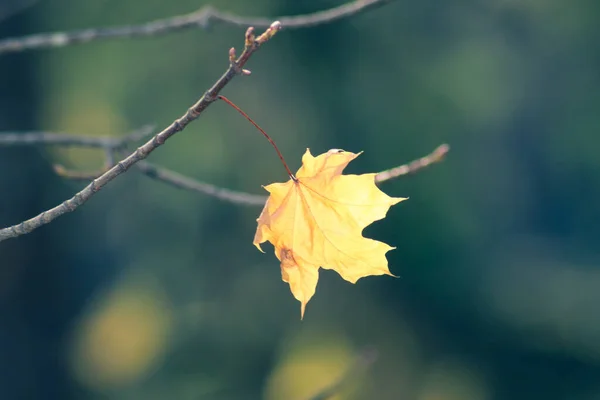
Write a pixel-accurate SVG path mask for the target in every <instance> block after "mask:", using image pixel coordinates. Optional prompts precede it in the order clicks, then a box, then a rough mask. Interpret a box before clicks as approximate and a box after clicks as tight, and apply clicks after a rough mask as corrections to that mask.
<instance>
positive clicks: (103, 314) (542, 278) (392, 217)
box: [0, 0, 600, 400]
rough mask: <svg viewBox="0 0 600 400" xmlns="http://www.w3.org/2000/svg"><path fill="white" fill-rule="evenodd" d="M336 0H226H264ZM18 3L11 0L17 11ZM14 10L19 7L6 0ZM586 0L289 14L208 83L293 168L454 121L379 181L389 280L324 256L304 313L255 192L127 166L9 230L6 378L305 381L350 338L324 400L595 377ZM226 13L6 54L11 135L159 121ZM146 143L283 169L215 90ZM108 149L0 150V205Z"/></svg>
mask: <svg viewBox="0 0 600 400" xmlns="http://www.w3.org/2000/svg"><path fill="white" fill-rule="evenodd" d="M205 3H206V4H207V3H208V2H205V1H198V0H177V1H171V2H165V1H161V0H144V1H141V0H95V1H78V0H39V1H35V0H34V1H24V0H3V1H2V2H0V18H1V19H0V37H2V38H5V37H11V36H19V35H25V34H31V33H38V32H46V31H56V30H72V29H81V28H86V27H95V26H113V25H123V24H137V23H143V22H146V21H150V20H153V19H158V18H164V17H168V16H173V15H179V14H184V13H188V12H192V11H194V10H196V9H197V8H199V7H201V6H202V5H203V4H205ZM339 4H341V2H340V1H332V0H327V1H323V0H322V1H316V0H311V1H308V0H307V1H301V2H300V1H274V0H255V1H252V2H249V1H243V0H222V1H219V2H216V3H214V2H213V5H215V6H216V7H218V8H219V9H222V10H226V11H231V12H235V13H238V14H240V15H250V16H267V17H268V16H278V15H289V14H301V13H309V12H313V11H317V10H320V9H324V8H328V7H332V6H336V5H339ZM21 6H23V7H24V8H23V9H21V10H20V11H19V12H16V10H17V9H18V8H19V7H21ZM12 11H15V12H12ZM599 20H600V3H599V2H598V1H596V0H573V1H564V0H528V1H522V0H520V1H516V0H504V1H490V0H461V1H459V0H452V1H443V2H440V1H433V0H426V1H421V2H416V1H404V0H398V1H395V2H392V3H390V4H388V5H386V6H384V7H381V8H379V9H377V10H373V11H370V12H367V13H365V14H361V15H359V16H356V17H354V18H351V19H347V20H343V21H338V22H335V23H332V24H330V25H323V26H319V27H315V28H311V29H303V30H288V31H285V30H284V31H282V32H280V33H279V34H278V35H277V36H276V38H275V39H274V40H273V41H272V42H270V43H268V45H266V46H265V47H264V48H262V49H261V50H260V51H259V52H258V53H257V54H256V55H255V56H254V58H253V59H252V60H251V62H250V63H249V64H248V68H250V69H251V70H252V72H253V73H252V75H251V76H250V77H244V78H241V77H240V78H237V79H235V80H234V81H233V82H232V83H231V84H230V85H229V86H227V88H226V89H225V91H224V94H225V95H227V96H228V97H229V98H231V99H232V100H233V101H235V102H236V103H238V104H239V105H240V106H241V107H242V108H243V109H244V110H245V111H246V112H248V113H249V114H250V115H251V116H252V117H253V118H255V120H256V121H257V122H258V123H259V124H261V125H262V126H263V128H264V129H265V130H267V132H269V133H270V134H271V135H272V137H273V138H274V139H275V140H276V142H277V143H278V145H279V146H280V148H281V149H282V152H283V153H284V155H285V156H286V158H287V160H288V162H289V163H290V164H291V166H292V168H293V169H296V168H298V167H299V165H300V157H301V155H302V153H303V152H304V150H305V149H306V148H307V147H309V148H310V149H311V150H312V151H313V153H314V154H319V153H321V152H325V151H327V150H328V149H330V148H343V149H346V150H349V151H355V152H357V151H361V150H363V151H364V154H363V155H361V156H360V157H359V158H358V159H357V160H356V161H355V162H353V163H352V164H353V165H351V166H350V167H349V171H350V172H354V173H363V172H375V171H379V170H383V169H386V168H389V167H392V166H395V165H399V164H402V163H404V162H407V161H410V160H411V159H414V158H417V157H419V156H422V155H424V154H426V153H428V152H429V151H431V150H432V149H433V148H435V147H436V146H437V145H439V144H441V143H444V142H447V143H449V144H450V145H451V148H452V150H451V152H450V154H449V156H448V157H447V159H446V161H444V162H443V163H441V164H438V165H435V166H432V167H430V168H429V169H427V170H424V171H422V172H420V173H418V174H416V175H412V176H409V177H404V178H401V179H398V180H396V181H393V182H388V183H386V184H385V185H383V186H382V189H383V190H384V191H385V192H387V193H388V194H390V195H392V196H406V197H410V200H408V201H406V202H403V203H401V204H399V205H398V206H396V207H394V208H392V209H391V211H390V212H389V214H388V217H387V218H386V219H385V220H382V221H380V222H377V223H375V224H374V225H373V226H371V227H369V228H368V229H367V230H366V232H365V234H366V236H368V237H372V238H376V239H379V240H382V241H384V242H386V243H389V244H391V245H393V246H396V247H397V250H395V251H393V252H390V253H388V259H389V264H390V268H391V270H392V272H393V273H395V274H397V275H400V276H401V278H400V279H393V278H391V277H370V278H365V279H362V280H360V281H359V282H358V283H357V284H356V285H352V284H350V283H348V282H345V281H343V280H342V279H341V278H340V277H339V276H338V275H337V274H336V273H334V272H332V271H322V272H321V274H320V281H319V286H318V289H317V293H316V296H315V297H314V298H313V299H312V300H311V302H310V303H309V305H308V307H307V312H306V316H305V318H304V320H303V321H300V315H299V303H298V302H297V301H296V300H295V299H294V298H293V297H292V295H291V293H290V292H289V288H288V286H287V285H286V284H285V283H283V282H282V281H281V275H280V270H279V265H278V262H277V260H276V259H275V257H274V256H273V254H272V248H271V247H270V246H266V247H267V248H268V251H267V254H262V253H260V252H258V251H257V250H256V249H255V248H254V247H253V245H252V238H253V235H254V231H255V228H256V226H255V220H256V218H257V216H258V214H259V212H260V208H257V207H248V206H236V205H232V204H228V203H224V202H222V201H219V200H216V199H214V198H210V197H206V196H201V195H198V194H196V193H191V192H185V191H180V190H177V189H174V188H172V187H169V186H167V185H165V184H163V183H160V182H156V181H153V180H150V179H148V178H146V177H144V176H142V175H140V174H139V173H137V172H135V171H134V170H132V171H130V172H129V173H127V174H126V175H124V176H121V177H120V178H118V179H117V180H116V181H114V182H113V183H111V184H110V185H109V186H108V187H106V189H105V190H103V191H102V192H100V193H99V194H98V195H96V196H95V197H94V198H93V199H92V200H91V201H90V202H89V203H87V204H86V205H85V206H84V207H82V208H81V209H79V210H78V211H77V212H75V213H73V214H70V215H67V216H64V217H62V218H60V219H59V220H57V221H55V222H54V223H52V224H50V225H48V226H45V227H43V228H41V229H39V230H37V231H35V232H34V233H32V234H30V235H27V236H24V237H21V238H18V239H14V240H9V241H6V242H3V243H0V398H2V399H107V398H110V399H123V400H129V399H164V398H173V399H183V400H186V399H220V400H229V399H269V400H270V399H304V398H308V397H310V396H311V395H314V394H316V393H318V392H319V391H320V390H321V389H322V388H324V387H325V386H327V385H329V384H331V383H332V382H334V381H336V380H337V379H338V378H339V377H340V376H341V375H342V374H343V373H344V371H345V370H346V369H347V368H348V367H349V366H350V365H351V364H352V362H353V361H352V360H353V359H354V358H355V357H356V355H357V354H359V353H360V351H361V350H362V349H363V348H364V347H365V346H372V347H374V348H376V349H377V350H378V354H379V357H378V359H377V361H376V363H375V364H374V365H373V366H372V367H371V368H370V369H369V370H368V371H366V372H365V373H363V374H360V375H359V376H358V377H357V378H355V379H352V382H350V383H349V384H347V385H344V386H343V388H342V390H341V391H340V392H339V394H338V396H337V399H416V400H459V399H460V400H463V399H473V400H484V399H485V400H492V399H515V400H517V399H546V400H550V399H582V400H592V399H600V312H599V311H598V307H600V242H599V239H600V201H599V199H600V156H599V154H600V153H599V150H598V148H599V146H600V136H599V133H600V132H599V131H600V129H599V128H600V46H599V45H598V37H600V24H598V21H599ZM243 31H244V29H243V28H237V27H232V26H226V25H216V26H213V28H212V29H210V30H209V31H208V32H207V31H203V30H201V29H192V30H187V31H182V32H178V33H171V34H168V35H163V36H160V37H154V38H146V39H124V40H111V41H101V42H94V43H90V44H85V45H78V46H71V47H65V48H60V49H45V50H36V51H28V52H23V53H11V54H5V55H2V56H0V131H26V130H28V131H30V130H48V131H60V132H69V133H76V134H86V135H114V136H121V135H124V134H126V133H127V132H130V131H131V130H133V129H136V128H139V127H140V126H142V125H145V124H149V123H154V124H156V126H157V127H160V128H162V127H164V126H166V125H167V124H169V123H170V122H171V121H173V120H174V119H175V118H176V117H178V116H180V115H181V114H182V113H183V112H184V111H185V110H186V109H187V107H189V106H190V105H191V104H192V103H193V102H194V101H195V100H196V99H197V98H198V97H199V96H200V95H201V94H202V93H203V92H204V91H205V90H206V89H207V88H208V87H209V86H210V85H211V84H212V83H213V82H214V81H215V80H216V79H217V78H218V77H219V76H220V75H221V74H222V72H223V71H224V70H225V68H226V67H227V51H228V49H229V48H230V47H231V46H236V48H238V49H240V48H241V46H242V44H243ZM150 161H152V162H154V163H157V164H160V165H163V166H166V167H169V168H172V169H174V170H176V171H178V172H181V173H184V174H187V175H189V176H192V177H194V178H197V179H199V180H202V181H206V182H210V183H213V184H216V185H219V186H223V187H226V188H230V189H236V190H242V191H246V192H250V193H256V194H261V193H263V190H262V188H261V185H265V184H268V183H271V182H276V181H283V180H286V175H285V171H284V169H283V168H282V167H281V165H280V164H279V161H278V159H277V156H276V154H275V153H274V152H273V150H272V148H271V147H270V146H269V144H268V143H267V141H266V140H264V138H262V136H261V135H260V133H259V132H257V131H256V130H255V129H254V128H253V127H252V126H251V125H250V124H249V123H248V122H247V121H246V120H244V119H243V118H242V117H241V116H239V115H238V114H237V113H236V112H235V111H234V110H232V109H231V108H229V107H227V106H226V105H225V104H221V103H218V104H214V105H213V106H211V107H210V108H209V109H208V110H207V112H206V113H205V114H203V115H202V117H201V118H200V119H199V120H198V121H196V122H194V123H193V124H191V125H190V126H189V127H188V128H187V129H186V130H185V131H184V132H182V133H180V134H178V135H176V136H175V137H173V138H172V139H171V140H169V142H168V143H167V144H166V145H165V146H164V147H162V148H160V149H159V150H158V151H156V152H155V153H153V154H152V155H151V157H150ZM54 163H61V164H64V165H66V166H68V167H71V168H75V169H81V170H89V169H94V168H98V167H100V166H101V164H102V154H101V153H99V152H97V151H91V150H81V149H60V148H16V147H14V148H0V225H2V226H8V225H11V224H14V223H17V222H20V221H21V220H23V219H25V218H28V217H31V216H33V215H36V214H38V213H39V212H40V211H42V210H44V209H47V208H50V207H52V206H54V205H56V204H58V203H59V202H61V201H63V200H64V199H66V198H68V197H70V196H71V195H72V194H73V193H74V192H75V191H77V190H79V189H80V188H81V187H82V183H77V182H72V181H66V180H64V179H62V178H59V177H57V176H55V174H54V173H53V172H52V168H51V166H52V164H54Z"/></svg>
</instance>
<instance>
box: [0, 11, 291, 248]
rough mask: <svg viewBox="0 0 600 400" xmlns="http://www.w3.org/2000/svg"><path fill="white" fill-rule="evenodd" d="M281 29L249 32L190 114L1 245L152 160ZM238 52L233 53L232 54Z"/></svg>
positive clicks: (3, 233)
mask: <svg viewBox="0 0 600 400" xmlns="http://www.w3.org/2000/svg"><path fill="white" fill-rule="evenodd" d="M280 28H281V24H280V23H279V21H275V22H273V23H272V24H271V26H270V27H269V28H268V29H267V30H266V31H265V32H264V33H263V34H262V35H260V36H259V37H255V36H254V30H253V28H248V30H247V31H246V37H245V39H246V40H245V46H244V51H243V52H242V54H241V55H240V56H239V58H237V59H236V60H233V61H231V62H230V65H229V68H228V69H227V71H226V72H225V73H224V74H223V75H222V76H221V77H220V78H219V79H218V80H217V82H216V83H215V84H214V85H213V86H212V87H211V88H210V89H209V90H208V91H207V92H206V93H205V94H204V95H203V96H202V97H201V98H200V99H199V100H198V101H197V102H196V104H194V105H193V106H192V107H190V108H189V109H188V110H187V112H186V113H185V114H184V115H183V116H181V117H180V118H178V119H176V120H175V121H174V122H173V123H171V125H169V126H168V127H167V128H165V129H164V130H163V131H162V132H159V133H158V134H156V136H154V137H153V138H152V139H151V140H149V141H148V142H147V143H146V144H144V145H142V146H140V147H138V149H137V150H136V151H135V152H133V153H132V154H130V155H129V156H128V157H126V158H125V159H123V160H121V161H119V162H118V163H117V164H116V165H115V166H114V167H113V168H111V169H110V170H108V171H107V172H106V173H104V174H102V176H100V177H98V178H96V179H94V180H93V181H92V182H91V183H90V184H89V185H87V186H86V187H85V188H84V189H83V190H81V191H80V192H78V193H77V194H75V196H73V197H72V198H70V199H68V200H66V201H64V202H63V203H61V204H60V205H58V206H56V207H54V208H52V209H50V210H47V211H44V212H42V213H41V214H39V215H38V216H36V217H33V218H31V219H29V220H27V221H23V222H21V223H19V224H17V225H13V226H10V227H8V228H4V229H0V241H3V240H6V239H10V238H15V237H17V236H21V235H24V234H27V233H29V232H31V231H33V230H34V229H37V228H39V227H40V226H42V225H45V224H47V223H49V222H51V221H53V220H54V219H56V218H58V217H60V216H61V215H63V214H66V213H68V212H72V211H75V210H76V209H77V208H78V207H79V206H81V205H82V204H84V203H85V202H86V201H88V200H89V199H90V198H91V197H92V196H93V195H94V194H96V193H97V192H98V191H99V190H101V189H102V188H103V187H104V186H105V185H107V184H108V183H110V182H111V181H112V180H113V179H115V178H116V177H117V176H119V175H121V174H122V173H123V172H125V171H127V170H128V169H129V168H130V167H131V166H132V165H134V164H135V163H137V162H138V161H140V160H143V159H145V158H146V157H148V155H149V154H150V153H152V152H153V151H154V150H156V149H157V148H158V147H160V146H161V145H163V144H164V143H165V141H166V140H167V139H169V138H170V137H171V136H173V135H174V134H176V133H177V132H180V131H182V130H183V129H184V128H185V127H186V126H187V125H188V124H189V123H190V122H192V121H194V120H195V119H197V118H198V117H199V116H200V114H201V113H202V112H203V111H204V110H205V109H206V108H207V107H208V106H210V104H212V103H213V102H214V101H216V99H217V95H218V94H219V92H220V91H221V90H222V89H223V88H224V87H225V86H226V85H227V84H228V83H229V82H230V81H231V80H232V79H233V78H234V77H235V76H236V75H238V74H239V73H241V69H242V67H243V66H244V65H245V64H246V63H247V62H248V60H249V59H250V57H251V56H252V54H254V52H256V51H257V50H258V49H259V48H260V46H261V45H262V44H264V43H265V42H267V41H268V40H269V39H271V38H272V37H273V36H274V35H275V34H276V33H277V31H279V29H280ZM232 53H234V52H232V51H230V54H232Z"/></svg>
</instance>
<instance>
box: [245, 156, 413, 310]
mask: <svg viewBox="0 0 600 400" xmlns="http://www.w3.org/2000/svg"><path fill="white" fill-rule="evenodd" d="M359 155H360V153H359V154H355V153H350V152H347V151H343V150H337V149H335V150H329V151H328V152H327V153H324V154H321V155H319V156H317V157H314V156H312V155H311V153H310V151H309V149H307V150H306V153H305V154H304V156H303V157H302V167H300V169H299V170H298V173H297V174H296V175H295V177H294V178H292V179H290V180H289V181H288V182H285V183H273V184H270V185H268V186H265V189H266V190H267V191H268V192H269V193H270V195H269V198H268V200H267V203H266V204H265V207H264V208H263V211H262V213H261V214H260V217H259V218H258V219H257V221H258V228H257V230H256V235H255V237H254V245H255V246H256V247H258V249H259V250H260V251H262V249H261V247H260V244H261V243H264V242H266V241H269V242H271V244H272V245H273V246H274V248H275V255H276V256H277V258H278V259H279V260H280V261H281V275H282V278H283V281H284V282H287V283H289V285H290V289H291V291H292V294H293V295H294V297H295V298H296V299H297V300H298V301H300V303H301V317H302V318H303V317H304V310H305V308H306V304H307V303H308V301H309V300H310V299H311V297H312V296H313V295H314V294H315V290H316V287H317V281H318V279H319V267H321V268H325V269H332V270H335V271H336V272H338V273H339V274H340V275H341V276H342V278H344V279H345V280H347V281H349V282H352V283H356V281H358V280H359V279H360V278H362V277H365V276H370V275H392V274H391V272H390V270H389V269H388V263H387V259H386V256H385V254H386V253H387V252H388V251H389V250H392V249H394V247H391V246H388V245H387V244H385V243H382V242H378V241H376V240H373V239H368V238H365V237H363V236H362V231H363V229H364V228H365V227H366V226H368V225H370V224H371V223H373V222H374V221H377V220H380V219H382V218H384V217H385V215H386V213H387V211H388V210H389V208H390V207H391V206H392V205H394V204H397V203H399V202H400V201H402V200H405V199H404V198H399V197H389V196H388V195H386V194H385V193H383V192H382V191H381V190H379V188H378V187H377V186H376V185H375V175H376V174H363V175H342V172H343V170H344V168H346V166H347V165H348V163H350V161H352V160H354V159H355V158H356V157H358V156H359ZM392 276H393V275H392Z"/></svg>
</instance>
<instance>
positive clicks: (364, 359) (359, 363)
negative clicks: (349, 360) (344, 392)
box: [310, 348, 377, 400]
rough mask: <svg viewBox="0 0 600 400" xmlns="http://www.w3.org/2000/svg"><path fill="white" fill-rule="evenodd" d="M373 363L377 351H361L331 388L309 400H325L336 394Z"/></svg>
mask: <svg viewBox="0 0 600 400" xmlns="http://www.w3.org/2000/svg"><path fill="white" fill-rule="evenodd" d="M375 361H377V351H376V350H375V349H373V348H368V349H365V350H363V351H362V353H361V354H360V355H359V356H358V357H357V358H356V360H355V361H354V364H353V365H352V366H350V368H349V369H348V371H346V373H345V374H343V375H342V376H341V377H340V379H338V380H337V381H335V382H334V383H333V384H332V385H331V386H328V387H327V388H325V389H323V390H322V391H321V392H319V393H317V394H316V395H314V396H313V397H311V398H310V400H326V399H329V398H331V397H333V396H335V395H336V394H338V393H339V391H340V390H341V389H342V387H344V385H346V384H347V383H348V382H350V381H352V380H353V379H356V378H357V377H358V376H359V375H360V374H362V373H363V372H364V371H365V370H366V369H367V368H369V367H370V366H371V365H372V364H373V363H374V362H375Z"/></svg>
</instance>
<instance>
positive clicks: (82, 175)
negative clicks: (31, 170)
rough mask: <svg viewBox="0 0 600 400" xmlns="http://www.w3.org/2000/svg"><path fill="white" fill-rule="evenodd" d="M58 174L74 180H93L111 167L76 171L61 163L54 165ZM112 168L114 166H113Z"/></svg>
mask: <svg viewBox="0 0 600 400" xmlns="http://www.w3.org/2000/svg"><path fill="white" fill-rule="evenodd" d="M53 168H54V172H55V173H56V175H59V176H61V177H63V178H65V179H71V180H73V181H88V182H89V181H93V180H94V179H96V178H97V177H99V176H100V175H102V174H104V173H106V171H107V170H108V169H109V168H101V169H98V170H96V171H76V170H72V169H68V168H66V167H64V166H62V165H60V164H55V165H54V166H53ZM111 168H112V167H111Z"/></svg>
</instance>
